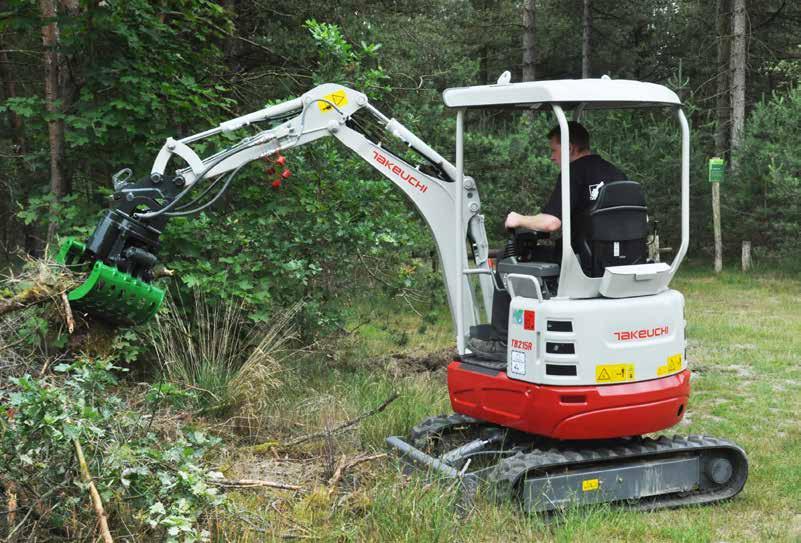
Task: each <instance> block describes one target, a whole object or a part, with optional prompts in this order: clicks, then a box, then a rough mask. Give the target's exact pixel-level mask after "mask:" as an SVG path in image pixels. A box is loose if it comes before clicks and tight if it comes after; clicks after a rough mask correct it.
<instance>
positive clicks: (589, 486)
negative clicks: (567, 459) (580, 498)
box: [581, 479, 601, 492]
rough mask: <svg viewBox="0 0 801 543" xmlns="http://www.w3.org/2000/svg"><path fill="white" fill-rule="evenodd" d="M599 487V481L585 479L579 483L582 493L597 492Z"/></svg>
mask: <svg viewBox="0 0 801 543" xmlns="http://www.w3.org/2000/svg"><path fill="white" fill-rule="evenodd" d="M600 486H601V481H599V480H598V479H585V480H583V481H581V490H583V491H584V492H590V491H592V490H598V487H600Z"/></svg>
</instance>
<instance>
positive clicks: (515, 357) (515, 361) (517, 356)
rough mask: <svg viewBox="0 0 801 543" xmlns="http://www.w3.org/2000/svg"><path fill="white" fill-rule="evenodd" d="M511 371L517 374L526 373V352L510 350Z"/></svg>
mask: <svg viewBox="0 0 801 543" xmlns="http://www.w3.org/2000/svg"><path fill="white" fill-rule="evenodd" d="M511 370H512V373H517V374H518V375H525V374H526V353H524V352H523V351H512V367H511Z"/></svg>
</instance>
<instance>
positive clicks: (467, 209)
mask: <svg viewBox="0 0 801 543" xmlns="http://www.w3.org/2000/svg"><path fill="white" fill-rule="evenodd" d="M359 111H363V112H364V113H366V114H368V115H370V116H371V117H373V119H372V120H373V121H375V122H376V123H377V124H378V126H380V127H381V129H382V130H383V131H384V132H386V133H387V134H389V135H390V136H392V137H393V138H396V139H398V140H400V141H401V142H403V143H405V144H406V145H407V146H408V147H409V148H411V149H413V150H414V151H415V152H416V153H417V154H419V155H420V156H422V157H423V158H424V159H425V160H426V161H427V162H429V163H430V165H431V168H428V170H432V172H429V173H427V172H426V171H423V170H422V169H421V168H419V167H414V166H412V165H410V164H409V163H408V162H407V161H405V160H403V159H402V158H401V157H399V156H397V155H396V154H394V153H392V152H390V151H389V150H388V149H386V148H385V147H384V146H382V143H381V141H374V140H380V138H371V137H369V136H368V135H367V134H366V132H365V131H363V130H360V124H359V123H358V122H356V121H355V119H354V114H355V113H357V112H359ZM257 123H269V124H271V125H272V126H271V127H270V128H267V129H264V130H259V131H257V132H256V133H255V134H252V135H249V136H247V137H244V138H243V139H241V140H239V141H238V142H237V143H236V144H234V145H232V146H230V147H228V148H225V149H223V150H221V151H219V152H217V153H215V154H213V155H212V156H209V157H206V158H202V157H201V156H199V155H198V154H197V153H196V152H195V151H194V150H193V149H192V147H191V145H192V144H193V143H196V142H199V141H202V140H204V139H207V138H211V137H213V136H217V135H219V134H222V133H229V132H235V131H238V130H241V129H243V128H245V127H248V126H250V125H256V124H257ZM329 136H330V137H334V138H336V139H337V140H338V141H340V142H341V143H342V144H343V145H345V146H346V147H348V148H349V149H351V150H352V151H353V152H355V153H356V154H358V155H359V156H360V157H361V158H362V159H364V160H365V161H366V162H367V163H368V164H370V165H371V166H372V167H373V168H375V169H376V170H377V171H378V172H379V173H381V174H382V175H383V176H385V177H386V178H387V179H389V180H390V181H391V182H392V183H393V184H394V185H395V186H396V187H398V188H399V189H400V190H401V191H402V192H403V193H404V194H405V195H406V196H407V197H408V198H409V199H410V200H411V201H412V203H413V204H414V205H415V207H416V208H417V210H418V211H419V212H420V214H421V216H422V217H423V219H424V220H425V222H426V224H427V225H428V227H429V229H430V230H431V233H432V234H433V237H434V241H435V243H436V247H437V250H438V253H439V257H440V260H441V263H442V266H441V268H442V272H443V277H444V279H445V284H446V288H447V293H448V302H449V305H450V308H451V314H452V315H453V318H454V325H455V324H456V319H457V318H461V319H462V322H463V325H464V328H463V329H465V330H466V329H469V326H472V325H474V324H476V323H477V322H478V321H479V320H482V319H481V318H480V317H479V314H478V311H479V309H478V306H479V304H478V303H477V302H478V301H477V300H476V299H475V298H474V296H473V290H472V289H471V288H470V285H469V283H468V277H467V274H460V273H457V270H456V269H455V266H456V263H457V261H458V260H459V259H458V255H457V253H458V252H459V251H460V249H459V247H460V246H461V244H459V243H457V241H458V235H459V234H458V233H457V223H456V220H455V217H456V213H457V209H458V207H457V203H458V201H457V198H461V199H462V205H461V209H462V210H463V212H462V218H461V220H462V224H461V232H467V236H468V238H469V240H470V241H471V242H472V246H473V260H474V262H473V266H474V267H475V269H476V272H477V275H478V276H479V284H480V287H481V292H482V300H481V301H482V302H483V306H484V310H485V311H486V316H487V318H489V314H490V312H491V304H492V289H493V285H492V280H491V277H490V275H489V265H488V244H487V237H486V232H485V228H484V217H483V215H481V214H480V210H481V202H480V199H479V194H478V190H477V187H476V184H475V182H474V180H473V179H471V178H469V177H468V178H465V182H464V190H463V191H461V194H459V191H458V189H457V183H456V182H454V181H455V180H456V178H457V171H456V168H455V167H454V165H453V164H451V163H450V162H449V161H447V160H446V159H445V158H443V157H442V156H441V155H440V154H439V153H437V152H436V151H435V150H434V149H432V148H431V147H429V146H428V145H427V144H426V143H425V142H423V141H422V140H421V139H420V138H418V137H417V136H416V135H414V134H413V133H412V132H411V131H410V130H409V129H407V128H406V127H405V126H404V125H403V124H402V123H400V122H399V121H398V120H396V119H391V118H388V117H386V116H385V115H383V114H382V113H381V112H380V111H378V110H377V109H376V108H374V107H373V106H372V105H371V104H370V103H369V101H368V99H367V96H365V95H364V94H363V93H360V92H358V91H355V90H352V89H349V88H347V87H343V86H341V85H336V84H324V85H320V86H318V87H315V88H314V89H312V90H310V91H308V92H307V93H305V94H304V95H303V96H301V97H299V98H295V99H293V100H289V101H287V102H283V103H280V104H276V105H272V106H268V107H266V108H264V109H261V110H259V111H256V112H253V113H249V114H247V115H244V116H241V117H237V118H235V119H231V120H228V121H225V122H223V123H221V124H220V125H219V126H217V127H216V128H212V129H210V130H206V131H205V132H201V133H199V134H194V135H191V136H188V137H185V138H181V139H178V140H176V139H173V138H169V139H167V141H166V142H165V144H164V146H163V147H162V148H161V150H160V151H159V153H158V155H157V157H156V159H155V161H154V162H153V166H152V168H151V172H150V175H148V176H146V177H144V178H142V179H138V180H131V176H130V170H123V171H122V172H120V173H118V174H117V175H116V176H115V177H114V189H115V192H114V194H113V206H112V208H111V209H109V210H107V211H106V212H105V213H104V215H103V217H102V218H101V220H100V223H99V224H98V226H97V228H96V229H95V231H94V233H93V234H92V235H91V236H90V237H89V239H88V240H87V242H86V243H85V244H81V243H78V242H77V241H75V240H68V242H67V243H66V244H65V245H64V246H63V247H62V251H61V257H60V258H61V260H62V261H64V262H65V263H67V264H72V265H76V266H84V267H87V268H88V267H90V266H91V274H90V275H89V278H88V279H87V281H86V282H85V284H84V285H82V287H81V288H79V289H76V291H73V292H72V293H70V297H71V298H70V299H71V301H72V302H73V305H76V306H77V307H79V308H80V309H83V310H86V311H87V312H89V313H95V314H97V315H99V316H102V317H105V318H107V319H110V320H113V321H116V322H124V323H139V322H144V321H145V320H147V319H148V318H150V317H151V316H152V315H153V314H154V313H155V311H156V310H157V309H158V305H159V304H160V302H161V297H163V293H162V292H161V291H160V290H159V289H158V288H157V287H155V286H154V285H152V283H151V282H152V280H153V276H154V274H153V269H154V267H155V265H156V263H157V261H158V259H157V257H156V255H157V254H158V249H159V236H160V235H161V233H162V232H163V230H164V228H165V227H166V225H167V222H168V220H169V218H171V217H175V216H182V215H192V214H194V213H197V212H199V211H200V210H202V209H205V208H206V207H209V206H210V205H212V204H213V203H214V202H215V201H216V200H217V198H218V197H219V196H221V195H222V194H223V193H224V192H225V191H226V190H227V189H228V187H229V186H230V183H231V181H232V180H233V178H234V177H235V175H236V173H237V172H238V171H239V170H240V169H241V168H242V167H244V166H245V165H247V164H249V163H251V162H253V161H255V160H259V159H262V158H269V157H271V156H275V155H277V154H279V153H282V152H284V151H288V150H290V149H292V148H295V147H299V146H301V145H305V144H307V143H311V142H314V141H316V140H318V139H321V138H323V137H329ZM176 157H177V158H178V159H180V167H177V168H175V169H174V170H173V171H172V172H170V171H169V167H170V166H171V165H173V167H175V166H174V164H175V162H176V161H173V158H176ZM198 191H200V195H197V193H198ZM209 194H212V197H211V198H208V195H209ZM192 195H195V196H192ZM190 198H191V200H190ZM204 199H205V203H203V204H200V202H201V201H204ZM187 200H189V201H187ZM462 257H463V258H462V260H463V266H462V267H463V269H466V268H468V267H469V266H468V262H467V254H466V253H464V254H463V255H462ZM460 276H461V277H462V278H463V279H462V283H461V285H459V284H457V280H456V277H460ZM460 288H461V289H462V291H463V294H462V295H463V298H462V299H463V303H462V311H461V313H462V315H457V310H456V306H457V304H456V299H457V296H458V289H460ZM79 291H80V292H79Z"/></svg>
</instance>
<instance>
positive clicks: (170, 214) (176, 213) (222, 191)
mask: <svg viewBox="0 0 801 543" xmlns="http://www.w3.org/2000/svg"><path fill="white" fill-rule="evenodd" d="M247 164H249V163H245V164H242V165H241V166H239V167H238V168H237V169H235V170H234V171H232V172H231V173H229V174H228V176H227V177H226V180H225V184H223V186H222V188H221V189H220V190H219V191H217V194H216V195H215V196H214V198H212V199H211V200H209V201H208V202H206V203H205V204H203V205H202V206H200V207H196V208H195V209H190V210H189V211H171V212H167V213H166V215H167V216H168V217H183V216H186V215H194V214H195V213H200V212H201V211H203V210H204V209H206V208H208V207H210V206H212V205H214V203H215V202H217V200H219V199H220V197H221V196H222V195H223V194H225V192H226V191H227V190H228V187H229V186H230V184H231V182H232V181H233V180H234V177H236V174H238V173H239V170H241V169H242V168H244V167H245V166H247ZM217 181H218V179H216V180H215V181H214V183H215V184H216V183H217Z"/></svg>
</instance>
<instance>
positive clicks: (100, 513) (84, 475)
mask: <svg viewBox="0 0 801 543" xmlns="http://www.w3.org/2000/svg"><path fill="white" fill-rule="evenodd" d="M72 444H73V445H75V454H76V456H77V457H78V464H79V465H80V467H81V479H82V480H83V482H84V483H86V485H87V486H88V487H89V495H90V496H91V497H92V505H93V506H94V508H95V513H96V514H97V519H98V521H99V522H100V535H101V536H102V537H103V541H104V542H105V543H114V540H113V539H112V538H111V532H109V529H108V519H107V518H106V511H105V510H104V509H103V501H102V500H101V499H100V494H99V493H98V492H97V488H96V487H95V482H94V481H93V480H92V474H91V473H89V466H88V465H87V464H86V458H84V456H83V449H82V448H81V444H80V443H79V442H78V440H77V439H73V440H72Z"/></svg>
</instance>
